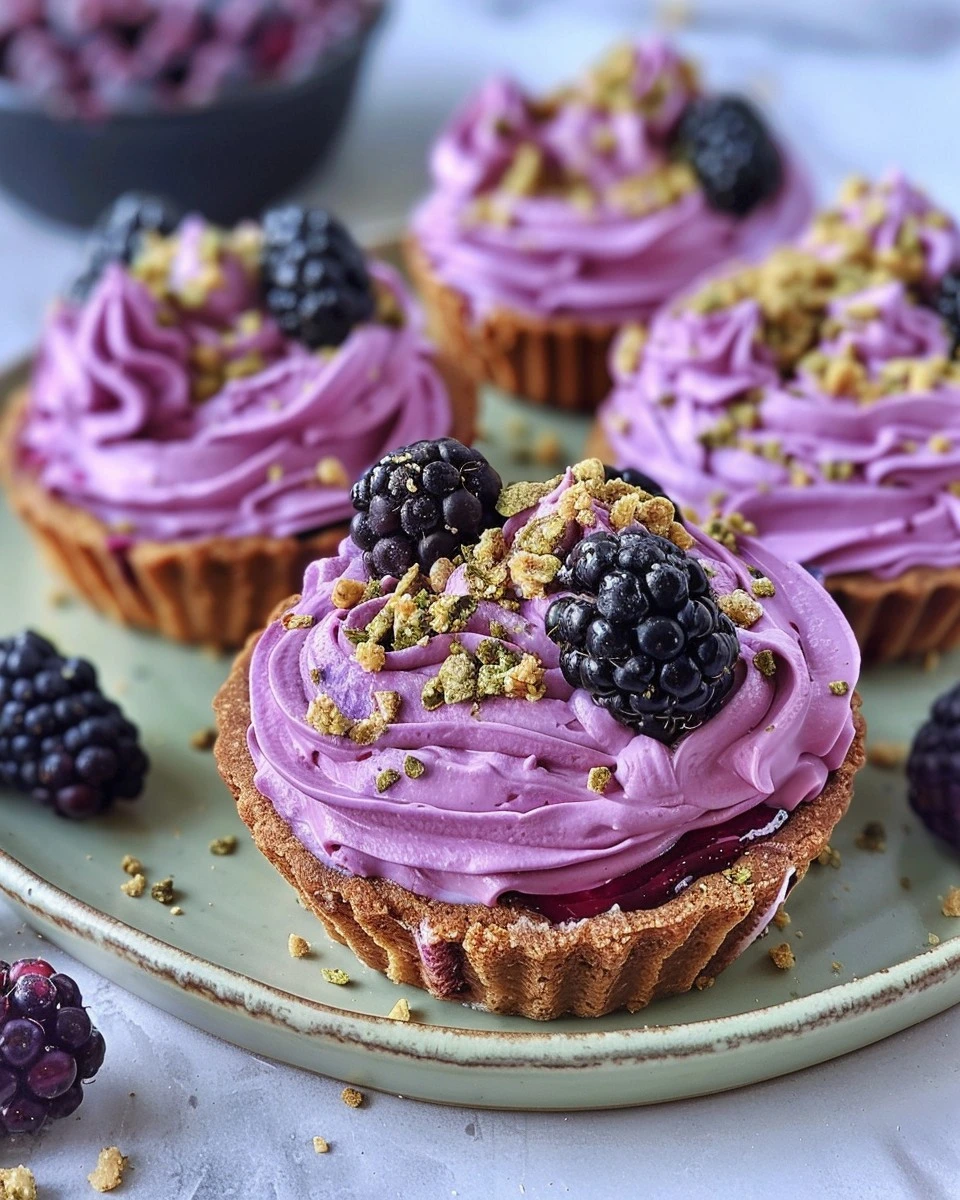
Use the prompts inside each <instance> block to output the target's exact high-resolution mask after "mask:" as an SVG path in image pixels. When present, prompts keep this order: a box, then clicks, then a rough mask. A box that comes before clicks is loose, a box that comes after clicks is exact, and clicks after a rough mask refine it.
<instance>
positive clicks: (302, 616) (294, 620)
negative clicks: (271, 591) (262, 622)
mask: <svg viewBox="0 0 960 1200" xmlns="http://www.w3.org/2000/svg"><path fill="white" fill-rule="evenodd" d="M313 623H314V619H313V617H311V616H310V614H309V613H295V612H285V613H284V614H283V616H282V617H281V618H280V624H281V625H282V626H283V628H284V629H286V630H287V631H288V632H289V630H291V629H309V628H310V627H311V626H312V625H313Z"/></svg>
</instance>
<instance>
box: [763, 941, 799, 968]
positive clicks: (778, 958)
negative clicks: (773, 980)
mask: <svg viewBox="0 0 960 1200" xmlns="http://www.w3.org/2000/svg"><path fill="white" fill-rule="evenodd" d="M768 953H769V955H770V961H771V962H772V963H773V965H774V966H775V967H776V968H777V970H778V971H791V970H793V968H794V967H795V966H796V965H797V956H796V955H795V954H794V952H793V948H792V947H791V945H790V943H789V942H781V943H780V945H779V946H771V948H770V950H769V951H768Z"/></svg>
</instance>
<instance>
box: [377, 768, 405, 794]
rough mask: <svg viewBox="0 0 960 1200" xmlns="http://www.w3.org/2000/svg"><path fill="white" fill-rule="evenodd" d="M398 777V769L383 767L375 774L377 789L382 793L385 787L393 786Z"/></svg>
mask: <svg viewBox="0 0 960 1200" xmlns="http://www.w3.org/2000/svg"><path fill="white" fill-rule="evenodd" d="M399 778H400V772H399V771H395V770H394V769H393V767H386V768H384V770H382V771H381V772H380V773H379V775H378V776H377V791H378V792H380V793H381V794H382V793H383V792H385V791H386V790H387V788H391V787H393V785H394V784H395V783H396V782H397V780H398V779H399Z"/></svg>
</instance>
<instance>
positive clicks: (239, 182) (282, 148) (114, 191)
mask: <svg viewBox="0 0 960 1200" xmlns="http://www.w3.org/2000/svg"><path fill="white" fill-rule="evenodd" d="M383 7H384V5H383V3H382V0H223V2H221V3H210V0H94V2H93V3H91V2H89V0H11V3H5V4H3V5H2V6H0V186H3V187H4V188H5V189H6V190H7V191H9V192H10V193H11V194H13V195H14V196H16V197H18V198H19V199H21V200H24V201H25V202H26V203H28V204H29V205H31V206H32V207H35V208H37V209H39V210H40V211H41V212H43V213H46V214H48V215H50V216H53V217H55V218H57V219H59V220H62V221H67V222H69V223H71V224H78V225H90V224H91V223H92V222H93V221H94V219H95V218H96V217H97V215H98V214H99V213H100V212H102V211H103V209H104V208H105V207H106V206H107V204H108V203H109V202H110V201H111V200H112V199H113V197H114V196H116V195H118V194H119V193H121V192H124V191H127V190H130V189H134V188H136V189H139V190H145V191H155V192H159V193H162V194H163V195H169V196H172V197H173V198H174V199H176V200H177V201H178V202H179V203H180V204H181V205H182V206H183V207H184V208H186V209H190V210H195V211H200V212H204V213H206V214H207V215H208V216H209V217H210V219H211V220H216V221H219V222H221V223H233V222H235V221H237V220H239V219H241V218H243V217H249V216H251V215H252V214H254V213H258V212H260V211H261V209H262V208H263V207H265V206H266V205H267V204H268V203H270V202H271V201H272V200H274V199H276V198H277V197H278V196H280V195H282V194H283V193H285V192H287V191H289V190H290V189H291V188H292V187H294V185H296V184H297V183H299V182H300V181H301V180H302V179H303V178H304V177H305V176H306V175H308V174H309V173H310V172H311V171H312V170H313V169H314V168H315V167H316V166H317V165H318V164H319V163H320V162H321V161H322V159H323V158H324V156H325V155H326V153H327V152H328V150H329V149H330V148H331V147H332V145H333V144H334V141H335V139H336V136H337V134H338V133H339V130H340V128H341V126H342V125H343V122H344V119H345V117H346V114H347V112H348V109H349V106H350V102H351V100H352V97H353V93H354V89H355V85H356V82H357V79H358V76H359V70H360V66H361V63H362V60H363V58H364V54H365V50H366V47H367V45H368V43H369V39H370V35H371V34H372V32H373V31H374V29H375V28H376V26H377V24H378V22H379V20H380V17H381V15H382V12H383Z"/></svg>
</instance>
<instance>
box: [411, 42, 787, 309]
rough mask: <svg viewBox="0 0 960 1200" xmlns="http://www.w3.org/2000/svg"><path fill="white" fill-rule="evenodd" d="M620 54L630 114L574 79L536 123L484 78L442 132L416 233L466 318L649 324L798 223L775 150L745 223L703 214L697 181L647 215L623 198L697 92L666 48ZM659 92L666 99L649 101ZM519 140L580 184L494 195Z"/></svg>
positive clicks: (515, 98)
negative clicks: (775, 186) (694, 284)
mask: <svg viewBox="0 0 960 1200" xmlns="http://www.w3.org/2000/svg"><path fill="white" fill-rule="evenodd" d="M625 49H626V48H625ZM630 52H632V54H633V60H634V61H633V85H632V86H633V88H634V93H635V101H636V104H635V107H634V108H630V109H621V110H620V111H615V112H610V111H608V110H607V109H606V108H604V107H602V106H601V105H599V104H597V103H594V102H593V101H592V100H591V98H590V85H588V84H587V83H583V84H581V85H579V86H578V87H575V88H572V89H569V90H568V93H567V94H562V95H561V99H560V103H559V106H558V107H557V110H556V112H555V113H553V115H550V116H547V117H544V116H543V115H542V114H541V113H539V112H537V111H535V110H536V108H537V102H536V101H535V100H534V99H533V98H532V97H531V96H529V95H528V94H527V93H526V92H525V91H524V90H523V89H522V87H521V86H520V85H519V84H518V83H516V82H514V81H512V80H510V79H493V80H491V81H490V82H488V83H487V84H486V85H485V86H484V87H482V88H481V89H480V91H479V92H478V93H477V94H476V95H474V96H473V97H471V98H470V99H469V100H468V101H467V102H466V103H465V104H464V105H463V106H462V107H461V109H460V110H459V111H458V112H457V113H456V114H455V115H454V117H453V118H452V120H451V121H450V123H449V125H448V126H447V127H446V129H445V130H444V131H443V133H442V134H441V135H440V138H439V139H438V141H437V143H436V145H435V146H434V149H433V153H432V155H431V160H430V166H431V173H432V177H433V191H432V192H431V194H430V195H429V196H428V198H427V199H426V200H425V201H424V202H423V203H422V204H421V206H420V207H419V208H418V209H417V211H416V212H415V214H414V217H413V232H414V234H415V236H416V238H417V241H418V243H419V245H420V247H421V249H422V251H423V252H424V253H425V254H426V257H427V259H428V260H429V262H430V264H431V267H432V269H433V271H434V272H435V273H436V275H437V276H438V277H439V278H440V280H441V281H442V282H443V283H445V284H447V285H448V286H450V287H452V288H454V289H455V290H457V291H458V292H460V293H461V294H462V295H464V296H465V297H466V298H467V300H468V302H469V305H470V308H471V310H472V312H473V314H474V316H476V317H478V318H482V317H483V316H485V315H486V314H488V313H490V312H491V311H492V310H494V309H497V308H503V309H510V310H513V311H519V312H522V313H526V314H534V315H537V316H553V315H573V316H576V317H579V318H582V319H585V320H588V321H596V322H614V323H620V322H623V321H627V320H645V319H647V318H648V317H649V316H650V315H652V313H653V312H654V310H655V309H656V308H657V307H658V306H659V305H660V304H662V303H663V302H664V301H665V300H666V299H668V298H669V297H670V296H672V295H674V294H675V293H676V292H677V291H679V290H680V289H682V288H684V287H686V286H687V285H688V284H689V283H690V281H691V280H692V279H694V278H695V277H696V276H698V275H700V274H701V273H702V272H703V271H705V270H707V269H708V268H710V267H711V266H715V265H716V264H718V263H720V262H722V261H724V260H725V259H727V258H730V257H731V256H734V255H748V256H749V255H755V254H759V253H760V252H761V251H763V250H764V249H766V248H768V247H769V246H771V245H772V244H774V243H775V242H777V241H780V240H782V239H784V238H787V237H791V236H793V234H795V233H796V232H797V230H798V229H800V227H801V226H802V225H803V223H804V222H805V221H806V220H807V218H808V216H809V214H810V208H811V194H810V188H809V185H808V183H807V181H806V179H805V177H804V175H803V173H802V172H801V171H800V169H799V168H798V167H797V165H796V163H795V162H794V161H793V160H792V158H791V157H790V156H789V154H787V153H786V152H785V151H781V153H782V156H783V159H784V182H783V185H782V186H781V188H780V190H779V192H778V193H777V195H776V196H774V197H773V199H772V200H770V201H769V202H767V203H766V204H763V205H761V206H760V207H758V208H757V209H755V210H754V211H753V212H752V213H751V214H749V215H748V216H747V217H746V218H744V219H742V220H740V219H736V218H733V217H731V216H729V215H727V214H724V213H720V212H716V211H714V210H713V209H711V208H710V206H709V205H708V204H707V202H706V199H705V197H704V195H703V192H702V191H701V190H700V189H699V187H694V188H692V189H691V190H687V191H686V192H685V193H684V194H682V195H680V196H678V197H677V198H676V199H675V200H673V201H668V202H666V203H662V204H658V205H655V206H653V207H652V208H651V210H650V211H646V212H641V211H639V210H638V209H637V208H636V206H635V204H633V203H632V202H631V201H629V200H625V199H624V198H623V197H624V195H625V194H627V193H628V192H629V190H630V185H631V184H633V183H636V182H637V181H639V180H642V179H644V178H645V177H649V178H655V177H656V176H657V174H658V173H661V172H663V170H664V168H665V167H666V166H667V165H668V163H669V161H670V151H669V147H668V143H667V134H668V133H669V131H670V129H671V128H672V126H673V125H675V124H676V121H677V120H678V118H679V116H680V113H681V112H682V110H683V107H684V105H685V104H686V103H687V102H688V100H690V99H691V97H692V95H693V90H692V84H691V77H690V74H689V71H688V70H687V68H686V64H684V63H683V62H682V60H681V59H680V58H679V57H678V55H677V54H676V53H675V52H674V51H673V50H672V49H671V47H670V46H669V45H667V44H666V43H665V42H662V41H660V40H659V39H651V40H648V41H639V42H637V43H636V44H635V45H634V46H632V47H631V48H630ZM655 91H656V93H657V94H659V95H660V96H661V97H662V98H661V100H660V102H659V103H658V104H656V105H655V106H654V107H653V108H652V109H651V108H650V102H651V97H652V96H653V95H654V92H655ZM521 147H525V148H529V147H535V148H536V150H537V151H538V153H539V154H540V155H541V156H542V157H543V159H544V161H546V162H547V163H549V164H550V167H551V169H552V170H553V171H554V172H555V173H560V174H562V175H563V176H564V177H567V178H576V179H578V180H580V181H581V182H580V184H579V185H578V188H577V190H572V189H568V191H567V192H566V193H562V192H557V191H551V190H549V189H547V190H541V191H540V192H537V193H534V194H521V195H507V194H505V193H504V192H503V190H502V187H501V190H500V192H498V191H497V186H498V184H499V185H502V184H503V180H504V177H505V174H506V173H507V172H508V170H509V167H510V164H511V162H512V160H513V158H514V155H515V154H516V152H517V151H518V149H519V148H521ZM585 189H586V190H585ZM587 194H589V196H590V197H592V200H590V201H589V202H588V203H587V204H584V203H582V202H581V201H582V199H583V197H584V196H585V195H587ZM491 196H493V197H494V201H493V205H492V208H493V210H495V211H494V216H493V217H491V215H490V210H489V209H488V211H487V213H486V215H479V216H478V215H477V214H478V208H477V202H478V200H488V199H489V198H490V197H491ZM496 211H499V212H500V213H501V214H502V213H504V212H509V219H498V218H497V217H496Z"/></svg>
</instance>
